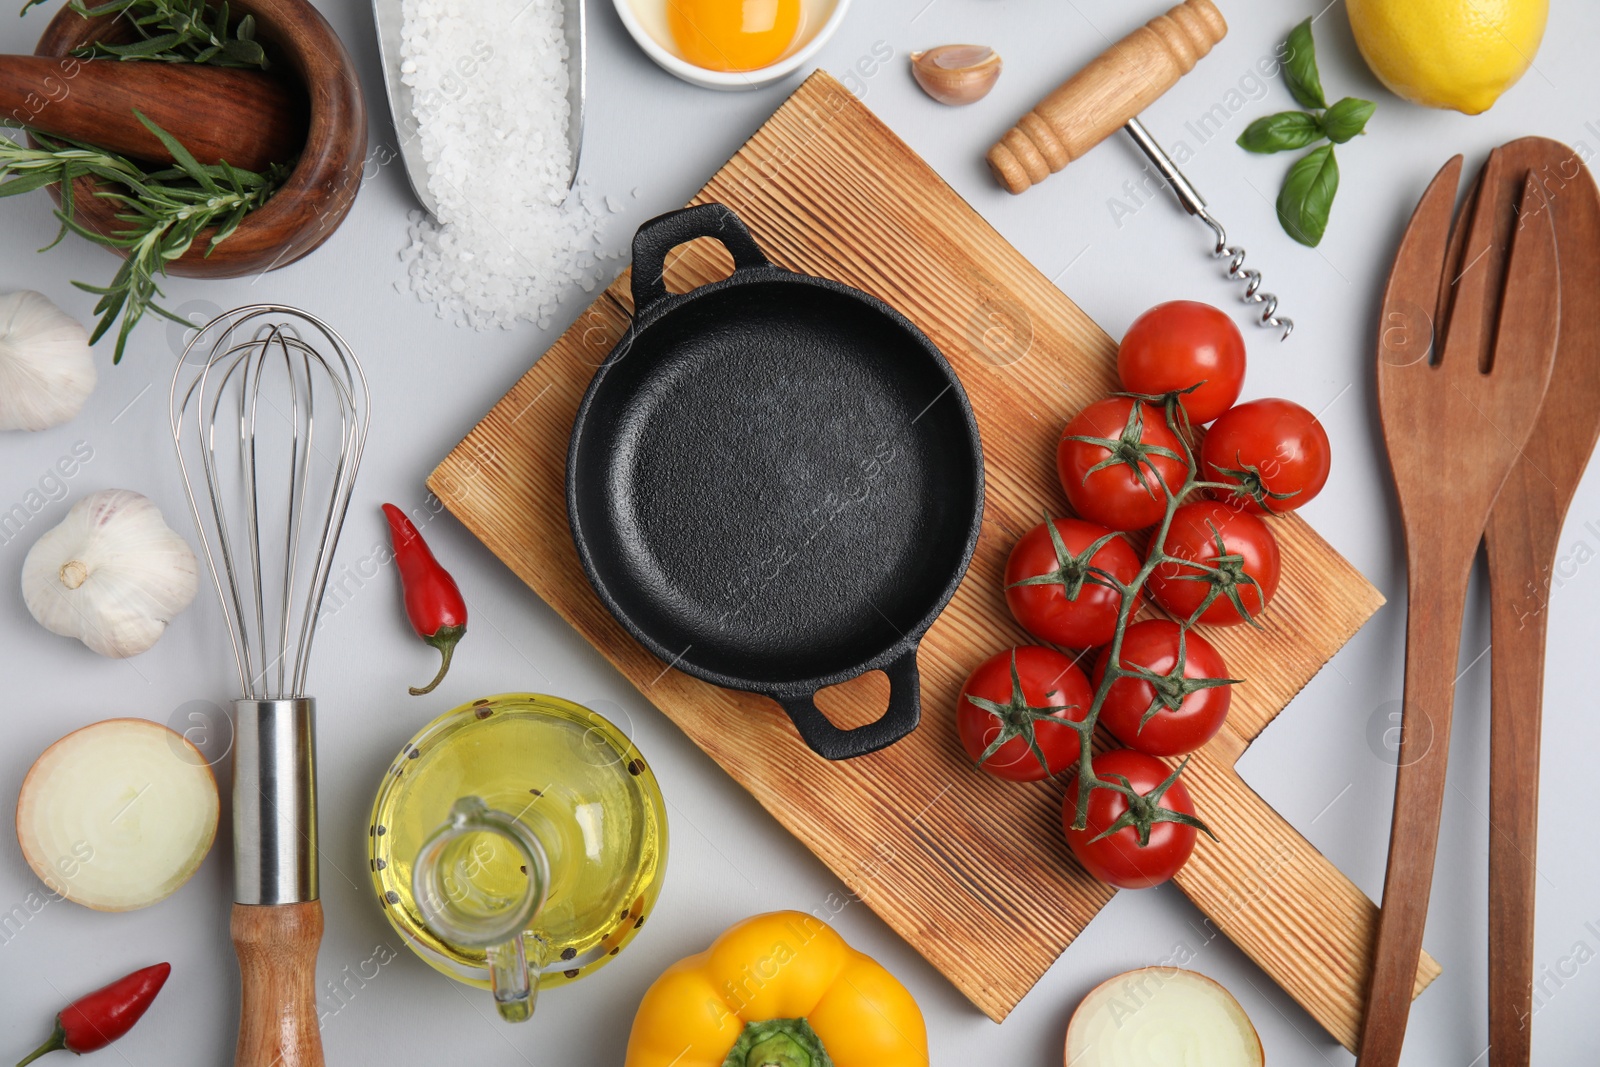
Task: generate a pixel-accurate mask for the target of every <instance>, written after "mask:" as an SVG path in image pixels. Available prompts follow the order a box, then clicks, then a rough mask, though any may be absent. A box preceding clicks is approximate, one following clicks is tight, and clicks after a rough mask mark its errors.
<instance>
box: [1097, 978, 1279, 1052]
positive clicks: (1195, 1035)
mask: <svg viewBox="0 0 1600 1067" xmlns="http://www.w3.org/2000/svg"><path fill="white" fill-rule="evenodd" d="M1265 1062H1266V1059H1265V1056H1264V1055H1263V1053H1262V1051H1261V1038H1260V1037H1258V1036H1257V1035H1256V1028H1255V1027H1254V1026H1252V1025H1250V1017H1249V1016H1247V1015H1246V1014H1245V1013H1244V1009H1243V1008H1242V1007H1240V1006H1239V1002H1238V1001H1237V1000H1235V999H1233V994H1232V993H1229V992H1228V991H1227V990H1226V989H1224V988H1222V987H1221V986H1220V985H1218V984H1217V983H1215V982H1213V981H1212V980H1211V979H1209V978H1207V977H1206V976H1205V975H1203V974H1196V973H1195V972H1193V971H1185V970H1181V969H1179V968H1177V967H1141V968H1140V969H1138V970H1136V971H1127V972H1125V973H1123V974H1119V975H1117V976H1116V977H1115V978H1111V979H1108V980H1106V981H1104V982H1101V983H1100V984H1099V985H1097V986H1095V987H1094V989H1092V990H1090V991H1089V995H1088V996H1086V997H1084V998H1083V1003H1082V1004H1079V1005H1078V1010H1077V1011H1075V1012H1073V1013H1072V1022H1070V1023H1068V1024H1067V1055H1066V1065H1067V1067H1261V1065H1262V1064H1263V1063H1265Z"/></svg>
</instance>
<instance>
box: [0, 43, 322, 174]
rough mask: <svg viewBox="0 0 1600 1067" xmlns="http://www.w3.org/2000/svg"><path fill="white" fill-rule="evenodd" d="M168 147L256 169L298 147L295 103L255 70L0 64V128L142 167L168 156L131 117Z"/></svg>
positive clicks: (303, 117) (286, 90)
mask: <svg viewBox="0 0 1600 1067" xmlns="http://www.w3.org/2000/svg"><path fill="white" fill-rule="evenodd" d="M135 108H137V109H138V110H139V111H140V112H141V113H143V115H144V116H145V117H146V118H148V119H149V120H150V121H151V122H154V123H155V124H156V125H157V126H160V127H161V128H162V129H163V130H166V131H167V132H168V133H170V134H172V136H174V137H176V138H177V139H178V142H179V143H180V144H182V145H183V146H184V147H185V148H187V149H188V150H189V151H190V152H191V153H193V155H194V157H195V158H196V159H198V160H199V161H200V162H201V163H217V162H221V161H223V160H226V161H227V162H228V163H229V165H231V166H234V167H239V168H242V169H244V170H252V171H258V172H259V171H262V170H265V169H266V168H267V167H268V166H269V165H271V164H273V163H290V162H292V161H293V160H294V159H295V157H296V156H298V155H299V154H300V150H301V148H302V147H304V145H305V141H306V129H307V126H308V116H307V107H306V103H305V100H304V98H303V96H302V95H301V94H300V93H298V92H297V91H296V90H295V89H293V88H292V87H290V86H289V85H287V84H285V82H284V81H282V80H281V79H279V78H278V77H276V76H274V75H272V74H269V73H266V72H264V71H258V70H235V69H231V68H226V67H210V66H200V65H195V64H186V63H154V62H122V61H120V60H116V59H76V58H73V57H70V56H67V57H60V58H56V57H51V56H0V121H6V122H8V123H16V124H19V125H22V126H26V127H28V128H29V129H32V130H38V131H39V132H41V133H44V134H54V135H56V136H57V137H70V138H72V139H73V140H76V141H82V142H84V143H85V144H91V145H94V146H96V147H98V148H105V149H108V150H110V151H112V152H115V153H117V154H119V155H124V156H128V157H129V158H131V159H136V160H142V161H145V162H148V163H156V164H168V163H171V162H172V155H171V153H169V152H168V151H167V150H166V149H165V148H163V147H162V144H161V141H160V139H159V138H157V137H156V136H155V135H154V134H152V133H151V132H150V131H149V130H147V129H145V127H144V125H143V124H142V123H140V122H139V120H138V118H137V117H135V115H134V113H133V112H134V109H135Z"/></svg>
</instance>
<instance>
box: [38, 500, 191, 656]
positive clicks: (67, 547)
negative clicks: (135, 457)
mask: <svg viewBox="0 0 1600 1067" xmlns="http://www.w3.org/2000/svg"><path fill="white" fill-rule="evenodd" d="M199 581H200V568H199V563H198V561H197V560H196V559H195V555H194V552H193V551H192V550H191V549H190V548H189V545H188V542H186V541H184V539H183V538H182V537H180V536H179V535H178V534H177V533H175V532H174V531H173V530H172V528H171V527H169V526H168V525H167V523H166V520H165V519H163V518H162V517H161V512H160V510H159V509H158V508H157V507H156V506H155V504H154V503H152V502H151V501H150V500H149V499H147V498H146V497H143V496H141V495H140V494H138V493H134V492H131V491H129V490H126V489H107V490H104V491H102V492H98V493H91V494H90V495H89V496H86V497H84V498H83V499H82V500H80V501H78V502H77V503H76V504H74V505H73V506H72V508H71V510H69V511H68V512H67V516H66V518H64V519H63V520H62V521H61V524H60V525H59V526H57V527H55V528H54V529H52V530H50V531H48V532H46V533H45V534H44V535H43V536H42V537H40V538H39V540H38V541H36V542H35V543H34V545H33V547H32V548H30V549H29V550H28V555H27V558H26V559H24V560H23V563H22V597H23V600H24V601H25V602H26V603H27V605H28V611H29V612H31V613H32V615H33V617H34V618H35V619H36V620H38V622H39V625H41V626H43V627H44V628H45V629H47V630H49V631H50V632H51V633H56V634H60V635H62V636H63V637H75V638H77V639H78V640H79V641H82V642H83V643H84V644H86V645H88V646H89V647H90V648H91V649H93V650H94V651H96V652H98V653H100V655H102V656H110V657H112V658H114V659H122V658H125V657H128V656H136V655H138V654H139V653H141V652H144V651H146V650H147V649H149V648H150V647H151V646H152V645H154V644H155V643H156V641H157V640H158V639H159V638H160V637H161V635H162V634H163V633H165V632H166V629H167V623H168V622H170V621H171V620H172V619H173V618H174V617H175V616H176V615H178V614H179V613H180V612H182V611H183V610H184V609H186V608H187V607H188V606H189V605H190V604H191V603H192V602H193V601H194V597H195V593H196V592H197V591H198V589H199Z"/></svg>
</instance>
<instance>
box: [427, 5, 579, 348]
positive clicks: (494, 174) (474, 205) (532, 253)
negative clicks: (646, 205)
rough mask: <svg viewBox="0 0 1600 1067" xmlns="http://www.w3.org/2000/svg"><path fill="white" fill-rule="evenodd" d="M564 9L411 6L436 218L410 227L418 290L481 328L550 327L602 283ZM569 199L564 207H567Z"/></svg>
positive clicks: (445, 310)
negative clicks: (575, 138)
mask: <svg viewBox="0 0 1600 1067" xmlns="http://www.w3.org/2000/svg"><path fill="white" fill-rule="evenodd" d="M562 7H563V4H562V0H469V2H464V0H404V5H403V10H404V30H403V35H402V44H401V68H400V69H401V77H402V79H403V80H404V81H405V83H406V85H408V86H410V88H411V93H412V101H413V110H414V111H415V118H416V130H417V140H418V143H419V144H420V146H421V150H422V155H423V159H424V160H425V161H426V162H427V167H428V189H429V191H430V192H431V193H432V194H433V196H434V199H435V200H436V201H437V202H438V209H439V210H438V216H437V218H435V217H431V216H429V215H428V214H427V213H426V212H413V213H412V215H411V216H410V219H409V221H410V225H409V243H408V245H407V247H406V249H405V251H404V252H403V253H402V258H403V259H405V260H406V262H407V264H408V266H407V274H408V276H409V279H410V283H411V290H412V292H414V293H416V294H417V296H418V297H419V298H420V299H422V300H425V301H432V302H433V303H435V304H437V305H438V308H439V314H440V316H441V317H450V318H455V319H456V320H457V321H459V322H461V323H463V324H465V325H470V326H473V327H475V328H477V329H480V330H481V329H488V328H489V327H491V326H500V327H509V326H512V325H513V324H515V323H517V322H523V321H530V322H537V323H538V324H539V325H540V326H541V327H545V326H548V325H549V322H550V316H551V314H552V313H553V312H554V310H555V308H556V305H557V304H558V302H559V301H560V298H561V294H562V292H563V291H564V290H566V289H567V287H568V286H571V285H577V286H579V287H581V288H582V289H583V290H584V291H586V292H587V291H590V290H592V289H593V288H594V286H595V283H596V282H597V281H598V280H599V276H600V270H599V269H598V263H597V260H599V259H605V258H608V257H607V255H606V253H605V252H604V251H602V250H600V249H599V248H598V247H597V242H598V239H599V233H598V225H599V219H600V217H601V212H600V210H599V206H598V205H596V204H595V203H594V202H593V197H591V196H590V195H589V194H588V193H587V192H586V191H585V190H584V189H582V188H581V187H580V188H578V189H576V190H574V195H573V196H571V197H570V198H569V197H568V196H567V187H568V185H569V183H570V179H571V151H570V148H569V145H568V143H567V118H568V104H567V45H566V40H565V38H564V36H563V35H562ZM564 200H565V201H566V203H565V204H564V203H563V201H564Z"/></svg>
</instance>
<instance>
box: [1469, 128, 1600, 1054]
mask: <svg viewBox="0 0 1600 1067" xmlns="http://www.w3.org/2000/svg"><path fill="white" fill-rule="evenodd" d="M1500 153H1501V158H1502V161H1503V164H1504V165H1503V166H1502V167H1501V168H1500V171H1499V175H1498V188H1491V189H1489V190H1488V191H1487V192H1485V191H1484V181H1485V177H1484V176H1480V177H1479V179H1478V183H1477V186H1476V187H1475V188H1474V190H1473V194H1472V195H1473V196H1474V197H1484V196H1487V197H1488V198H1489V200H1491V201H1500V200H1504V199H1508V198H1511V197H1514V196H1515V195H1516V190H1515V189H1514V188H1513V186H1515V185H1516V184H1519V181H1520V179H1519V177H1518V176H1519V175H1521V174H1522V173H1524V172H1532V173H1534V174H1537V175H1539V178H1540V182H1539V186H1540V192H1541V194H1542V195H1541V196H1540V197H1539V198H1538V200H1537V201H1536V202H1535V203H1534V204H1533V205H1532V206H1529V205H1528V204H1526V203H1524V205H1523V208H1522V210H1521V213H1520V214H1519V215H1518V216H1516V217H1515V218H1513V217H1512V216H1510V215H1505V214H1502V215H1500V216H1499V217H1497V218H1496V219H1495V220H1494V221H1495V224H1496V232H1495V235H1494V239H1493V240H1492V241H1491V243H1490V245H1489V250H1488V252H1487V253H1485V254H1484V260H1485V264H1484V265H1485V266H1486V267H1487V268H1488V270H1489V272H1490V273H1491V275H1492V274H1494V273H1497V272H1498V271H1500V270H1503V269H1504V268H1503V263H1502V261H1503V259H1504V252H1505V248H1506V246H1507V245H1508V244H1509V242H1510V239H1511V230H1512V227H1513V226H1527V225H1537V224H1539V223H1540V222H1541V221H1542V220H1541V219H1540V218H1539V216H1540V215H1541V214H1551V215H1552V216H1553V221H1554V226H1555V238H1556V258H1557V261H1558V264H1559V275H1560V290H1561V305H1560V311H1559V323H1560V327H1559V336H1558V338H1557V341H1556V358H1555V369H1554V370H1553V371H1552V372H1551V375H1550V388H1549V391H1548V392H1546V393H1545V397H1544V404H1543V406H1542V407H1540V409H1539V418H1538V421H1537V422H1536V423H1535V424H1534V428H1533V432H1532V434H1530V435H1529V437H1528V440H1527V443H1526V444H1525V445H1523V448H1522V452H1521V453H1520V458H1519V459H1518V461H1517V463H1516V464H1515V465H1514V466H1513V467H1512V469H1511V474H1510V476H1509V477H1508V478H1507V479H1506V482H1505V485H1504V486H1503V487H1502V488H1501V490H1500V495H1499V497H1498V498H1497V499H1496V500H1495V504H1494V510H1493V512H1491V513H1490V515H1489V526H1488V529H1487V530H1486V531H1485V534H1484V539H1485V545H1486V547H1487V550H1488V557H1489V602H1490V637H1491V639H1492V643H1491V648H1492V652H1491V654H1490V670H1491V674H1492V682H1491V689H1490V692H1491V710H1490V716H1489V758H1490V767H1491V777H1490V783H1491V784H1490V789H1491V795H1490V807H1489V819H1490V832H1489V1061H1488V1062H1489V1067H1527V1065H1528V1064H1529V1063H1530V1062H1532V1037H1533V1025H1532V1020H1533V977H1534V974H1533V934H1534V893H1535V889H1536V888H1537V883H1538V871H1537V869H1536V868H1535V866H1534V856H1535V855H1536V853H1537V849H1538V829H1539V819H1538V815H1539V807H1538V805H1539V727H1540V719H1541V711H1542V705H1543V695H1544V693H1543V691H1544V668H1545V630H1546V627H1547V626H1548V624H1549V614H1548V612H1547V611H1546V608H1547V605H1548V602H1549V597H1550V592H1551V589H1550V584H1551V578H1552V577H1553V576H1554V575H1555V573H1556V568H1557V567H1558V566H1559V560H1560V541H1561V527H1562V524H1563V522H1564V521H1565V519H1566V514H1567V509H1568V508H1569V507H1570V506H1571V504H1572V499H1573V496H1574V495H1575V494H1576V493H1577V491H1578V484H1579V482H1581V481H1582V480H1583V473H1584V470H1585V468H1587V467H1588V465H1589V457H1590V455H1591V454H1592V453H1593V451H1594V446H1595V441H1596V438H1597V437H1600V189H1597V188H1596V187H1595V183H1594V179H1593V178H1592V177H1591V176H1590V174H1589V171H1588V168H1586V167H1585V166H1584V165H1583V162H1582V160H1581V158H1580V157H1579V156H1578V154H1577V153H1576V152H1574V151H1573V150H1572V149H1571V148H1569V147H1567V146H1566V145H1564V144H1561V143H1560V142H1557V141H1552V140H1549V139H1547V138H1544V137H1524V138H1521V139H1519V140H1516V141H1512V142H1511V143H1510V144H1507V145H1504V146H1502V147H1501V149H1500ZM1466 254H1467V251H1466V248H1465V243H1464V242H1462V241H1452V247H1451V250H1450V255H1449V257H1448V258H1449V261H1450V262H1451V263H1452V264H1456V266H1455V267H1454V268H1453V271H1454V273H1460V271H1461V270H1462V269H1463V267H1464V263H1463V260H1464V257H1465V256H1466ZM1549 284H1554V279H1552V280H1551V282H1550V283H1549Z"/></svg>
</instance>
